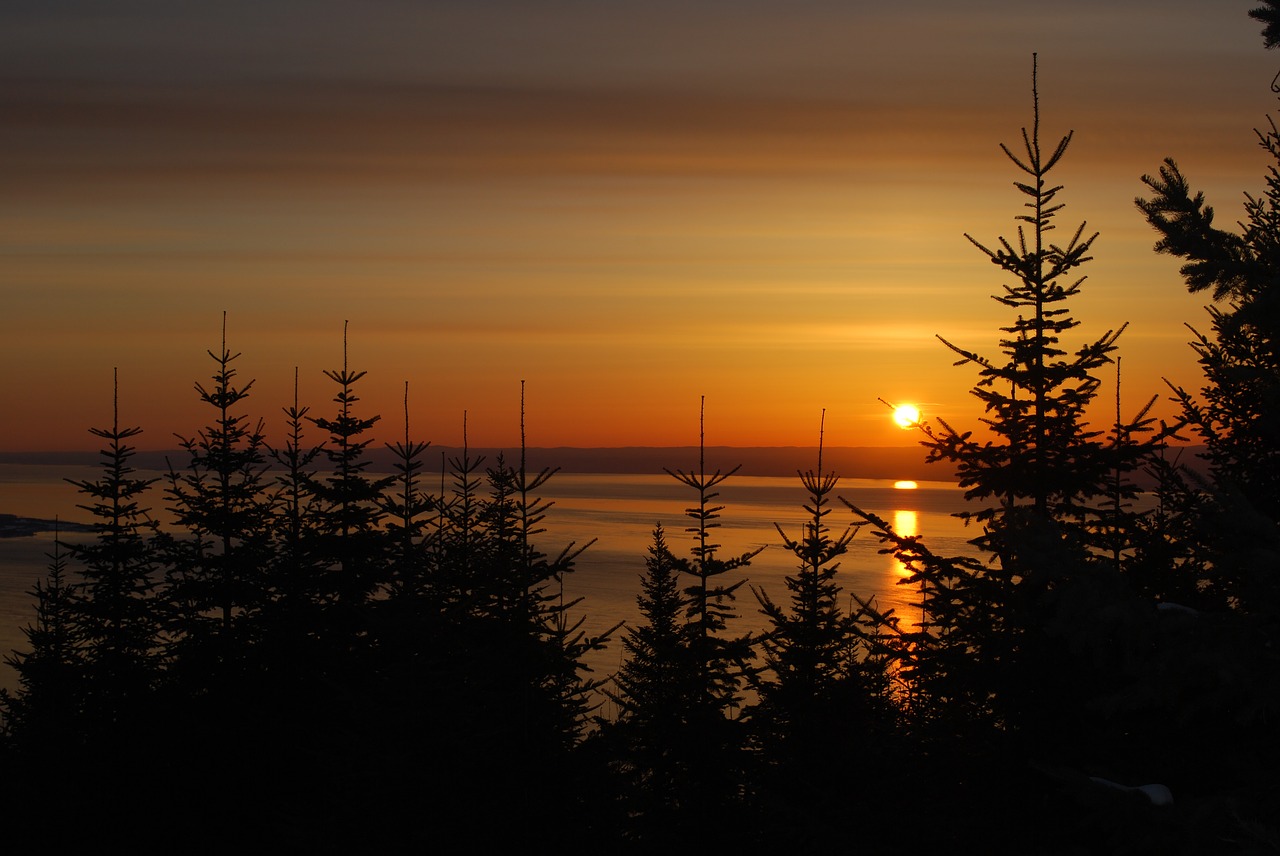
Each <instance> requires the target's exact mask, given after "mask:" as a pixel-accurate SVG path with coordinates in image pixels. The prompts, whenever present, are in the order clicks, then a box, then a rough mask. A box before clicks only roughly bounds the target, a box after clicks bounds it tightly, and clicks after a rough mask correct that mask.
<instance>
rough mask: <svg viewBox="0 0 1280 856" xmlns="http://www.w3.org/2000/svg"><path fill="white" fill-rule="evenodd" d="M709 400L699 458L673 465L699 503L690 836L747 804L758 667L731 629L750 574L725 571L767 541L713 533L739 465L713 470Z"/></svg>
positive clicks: (691, 621) (694, 515)
mask: <svg viewBox="0 0 1280 856" xmlns="http://www.w3.org/2000/svg"><path fill="white" fill-rule="evenodd" d="M705 418H706V400H705V398H703V399H702V400H701V401H700V404H699V425H698V428H699V431H698V466H697V469H696V470H695V469H690V470H689V471H687V472H686V471H684V470H680V469H674V470H672V469H667V470H666V472H667V474H668V475H670V476H671V477H672V478H674V479H675V480H676V481H678V482H680V483H681V484H683V485H685V486H687V487H689V488H691V489H692V490H693V491H695V492H696V493H697V497H698V499H697V504H696V505H694V506H691V507H689V508H686V509H685V516H686V517H688V518H690V520H692V521H693V524H692V525H691V526H688V527H686V528H685V531H686V532H687V533H689V534H690V535H691V536H692V537H693V547H692V548H691V549H690V556H689V559H688V561H686V562H682V564H681V570H682V571H683V572H684V576H685V578H686V579H687V580H689V582H688V584H687V585H686V586H685V587H684V591H683V594H684V599H685V603H686V604H687V605H686V607H685V621H684V627H683V631H684V636H685V645H686V646H687V648H688V656H689V666H688V668H689V669H690V671H691V676H690V680H691V681H692V692H691V697H690V698H688V699H687V707H686V708H685V710H684V712H683V716H684V718H685V720H686V723H687V724H686V727H685V729H684V734H683V740H682V745H681V747H680V751H681V753H682V754H683V755H684V764H685V766H686V770H687V773H686V775H685V778H684V782H683V788H682V791H681V795H680V798H679V799H680V824H679V825H678V826H677V829H681V830H684V832H685V833H686V834H687V835H688V836H689V837H690V840H692V841H696V842H703V843H709V842H711V841H715V840H717V836H718V835H723V834H724V832H725V825H726V824H729V823H731V822H732V821H731V820H730V818H732V817H735V816H736V815H737V814H738V813H739V812H740V811H741V810H742V809H743V807H744V806H745V804H746V803H745V798H746V797H747V790H748V788H747V784H746V778H747V774H746V769H745V766H746V756H745V744H746V735H745V732H744V729H743V718H742V712H743V711H742V706H743V701H744V696H743V689H744V684H745V681H746V680H747V679H748V678H749V676H750V675H751V674H752V667H751V666H750V661H751V659H752V658H753V657H754V651H753V650H752V640H751V637H750V634H743V635H740V636H735V635H732V634H731V630H732V625H733V622H734V620H735V619H736V618H737V611H736V609H735V606H734V601H735V599H736V593H737V591H738V589H739V588H741V587H742V586H743V585H744V584H745V583H746V579H745V578H740V579H738V580H736V581H734V582H727V577H729V576H732V575H735V573H736V572H738V571H740V570H742V569H743V568H745V567H747V566H748V565H749V564H750V563H751V560H752V559H753V558H754V557H755V556H756V555H758V554H759V553H760V551H761V550H763V549H764V548H763V547H760V548H757V549H755V550H750V551H747V552H745V553H742V554H740V555H737V556H730V557H728V558H722V557H721V556H720V547H721V545H720V544H718V543H716V542H715V541H713V540H712V538H713V537H714V530H715V529H717V528H719V526H720V523H719V518H720V512H721V511H723V510H724V506H723V505H717V504H715V500H716V498H717V497H718V496H719V492H718V491H717V490H716V488H718V487H719V486H720V485H722V484H723V483H724V482H725V480H726V479H728V478H730V477H731V476H732V475H733V474H734V473H736V472H737V471H738V469H739V468H740V466H735V467H733V468H732V469H730V470H728V471H724V472H722V471H721V470H719V469H717V470H716V471H715V472H712V473H708V472H707V466H706V446H705V440H706V426H705Z"/></svg>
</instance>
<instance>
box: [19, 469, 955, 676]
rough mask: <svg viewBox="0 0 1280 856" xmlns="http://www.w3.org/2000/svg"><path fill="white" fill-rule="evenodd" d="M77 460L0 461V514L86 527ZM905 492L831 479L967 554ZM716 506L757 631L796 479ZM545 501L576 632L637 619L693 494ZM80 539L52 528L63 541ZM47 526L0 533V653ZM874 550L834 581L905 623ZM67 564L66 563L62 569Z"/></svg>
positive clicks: (905, 607)
mask: <svg viewBox="0 0 1280 856" xmlns="http://www.w3.org/2000/svg"><path fill="white" fill-rule="evenodd" d="M95 475H96V474H95V472H94V471H93V470H92V469H87V468H85V467H83V466H72V465H61V466H54V465H47V464H0V512H3V513H9V514H17V515H19V516H23V517H36V518H53V517H58V518H60V519H62V520H69V521H75V522H89V515H88V514H87V512H85V511H83V510H82V509H79V508H77V503H79V502H81V501H82V498H81V497H80V495H79V494H78V493H77V491H76V489H75V487H74V486H72V485H70V484H68V483H67V482H66V481H65V479H86V478H94V477H95ZM161 475H162V474H161V473H160V472H157V471H140V472H139V473H138V476H139V477H143V478H147V477H156V478H158V477H160V476H161ZM913 484H915V487H914V488H910V489H908V488H905V487H901V486H900V487H895V483H894V482H893V481H891V480H883V479H856V478H849V479H842V480H841V481H840V482H839V484H838V486H837V488H836V490H835V494H836V495H837V496H843V497H844V498H846V499H848V500H849V501H850V502H852V503H853V504H855V505H857V506H859V507H860V508H863V509H865V510H867V511H869V512H872V513H875V514H877V515H879V516H881V517H882V518H884V519H885V520H887V521H888V522H889V523H890V524H891V525H893V527H894V528H895V529H896V530H897V531H898V532H899V533H901V534H904V535H920V536H922V538H923V539H924V540H925V541H926V543H928V544H929V545H930V547H931V548H932V549H934V550H935V551H937V552H940V553H943V554H950V555H954V554H961V553H971V552H972V548H971V547H970V546H969V545H968V544H967V540H968V539H969V538H971V537H973V535H974V534H975V533H974V532H973V531H972V530H969V529H966V528H965V527H964V525H963V524H962V523H961V522H960V521H959V520H957V519H956V518H954V517H953V516H952V515H953V514H954V513H955V512H956V511H959V510H961V509H962V508H963V505H964V501H963V496H962V492H961V491H960V489H959V488H958V487H957V486H956V485H954V484H951V483H947V482H936V481H917V482H914V483H913ZM161 487H162V485H160V484H157V485H156V486H155V487H153V489H152V491H151V492H150V493H149V497H148V502H146V503H144V504H146V505H150V506H151V508H152V514H153V515H154V516H155V517H156V519H158V520H160V521H161V522H162V524H163V522H164V521H165V519H166V514H165V512H164V509H163V506H164V497H163V494H162V493H161V490H160V488H161ZM717 490H718V493H719V496H718V497H716V499H715V504H716V505H723V506H724V509H723V510H722V511H721V512H720V518H719V519H718V521H717V522H718V523H719V524H720V526H719V527H718V528H716V529H715V530H713V534H714V536H715V537H714V541H715V542H716V543H718V544H720V545H721V547H720V555H721V557H722V558H725V557H728V556H732V555H740V554H742V553H745V552H749V551H752V550H756V549H758V548H763V549H762V551H761V552H760V553H759V555H757V556H756V557H755V558H753V559H752V560H751V563H750V565H749V566H748V567H746V568H744V569H742V572H741V574H740V575H739V576H737V577H733V578H731V579H730V580H729V582H732V581H734V580H736V579H745V580H746V581H747V582H746V584H745V585H744V586H743V587H742V588H740V589H739V590H738V599H737V607H738V615H739V619H738V621H737V627H736V629H737V630H738V631H740V632H746V631H748V630H750V631H756V632H759V631H762V630H763V629H764V628H765V625H766V621H765V619H764V617H763V616H762V615H761V614H760V612H759V604H758V602H757V600H756V597H755V596H754V594H753V593H752V589H759V590H761V591H763V592H767V593H768V595H769V596H770V597H772V598H773V599H774V600H775V601H778V602H780V603H785V602H786V599H787V592H786V588H785V584H784V582H783V580H784V578H785V577H786V576H787V575H788V574H791V573H793V572H794V570H795V569H796V567H797V564H798V560H797V559H796V557H795V556H794V555H793V554H792V553H791V552H790V551H788V550H787V549H786V548H785V547H784V546H783V539H782V536H781V535H780V534H779V532H778V529H777V527H778V526H780V527H781V528H782V530H783V531H784V532H786V533H787V535H788V536H790V537H793V538H798V537H800V536H801V535H802V534H803V526H804V524H805V522H806V521H807V520H808V519H809V515H808V513H807V512H805V510H804V508H803V505H804V504H805V502H806V501H807V494H806V492H805V490H804V488H803V486H802V485H801V484H800V481H799V479H798V478H796V477H794V476H793V477H789V478H783V477H773V476H740V475H735V476H732V477H730V478H729V479H728V480H727V481H725V482H724V483H723V484H722V485H720V486H719V487H718V488H717ZM538 493H539V495H540V496H541V497H542V498H543V499H545V500H547V501H550V502H551V503H553V504H552V505H551V507H550V508H549V509H548V511H547V513H546V517H545V519H544V520H543V522H542V524H541V527H542V528H544V529H545V531H544V532H542V533H540V534H539V535H537V536H536V539H535V543H536V545H537V547H538V549H539V550H541V552H543V553H546V554H548V555H551V556H555V555H558V554H559V553H560V551H561V550H564V549H571V550H572V549H578V548H582V547H585V549H584V550H583V551H582V553H581V554H580V555H579V556H578V557H577V559H576V562H575V565H574V570H573V572H572V573H571V574H568V575H566V577H565V578H564V585H563V596H564V598H565V600H566V602H568V601H571V600H574V599H576V598H581V601H580V602H579V603H578V604H577V605H575V606H574V607H573V609H572V611H571V615H572V616H573V618H574V619H575V620H576V618H579V617H581V618H582V619H583V624H582V629H583V630H584V631H586V632H587V633H589V634H592V635H595V634H598V633H601V632H603V631H604V630H605V629H607V628H608V627H611V626H612V625H614V624H617V623H618V622H624V623H626V624H634V623H636V622H637V620H638V619H639V613H638V610H637V607H636V596H637V594H638V593H639V591H640V577H641V575H642V574H643V573H644V568H645V564H644V562H645V557H646V555H647V550H648V547H649V545H650V543H651V542H652V534H653V529H654V527H655V526H656V525H659V524H661V525H662V526H663V528H664V530H665V533H666V539H667V544H668V546H669V547H670V549H671V550H672V551H673V552H674V553H676V554H677V555H688V554H689V551H690V550H691V549H692V547H693V546H694V543H695V540H694V536H693V535H692V534H691V533H689V532H687V531H686V527H687V526H690V525H692V523H693V521H692V520H690V519H689V518H688V517H687V516H685V510H686V509H687V508H689V507H690V506H692V505H694V504H696V502H697V494H696V493H694V492H693V491H692V490H691V489H690V488H688V487H687V486H685V485H682V484H680V483H679V482H677V481H676V480H675V479H673V478H672V477H671V476H669V475H667V474H665V473H660V474H610V473H557V474H556V475H554V476H553V477H552V478H551V479H550V481H548V482H547V483H546V484H545V485H544V486H543V487H542V488H541V489H540V490H539V491H538ZM831 508H832V512H831V514H830V515H829V516H828V517H827V521H828V524H829V525H830V527H831V529H832V530H833V534H838V533H839V532H840V531H843V529H844V528H845V526H847V525H850V524H853V523H854V521H855V518H854V515H853V513H852V512H851V511H849V509H848V508H847V507H846V506H845V505H844V504H843V503H841V502H839V501H833V503H832V505H831ZM86 537H90V536H86V535H80V534H72V535H67V534H64V535H63V540H64V541H71V540H75V539H83V538H86ZM54 540H55V539H54V536H53V534H52V533H48V532H46V533H40V534H38V535H34V536H28V537H21V538H2V539H0V652H4V653H8V652H10V651H12V650H14V649H20V648H22V647H23V646H24V645H25V637H24V636H23V632H22V628H23V627H24V626H26V625H27V624H28V623H29V622H30V621H31V618H32V615H33V609H32V607H33V600H32V598H31V597H30V591H31V588H32V586H33V585H34V584H35V583H36V582H37V581H38V580H40V579H42V578H43V576H44V573H45V568H46V566H47V564H48V559H47V558H46V555H45V554H46V553H48V552H50V551H52V550H53V548H54ZM882 547H883V545H882V544H881V543H880V541H879V540H878V539H876V538H875V537H874V536H873V535H872V533H871V531H870V529H869V528H866V529H863V530H861V531H859V532H858V533H857V534H856V535H855V536H854V538H853V540H852V541H851V543H850V545H849V550H848V553H847V554H846V555H845V556H844V557H842V559H841V565H840V573H839V577H838V579H839V581H840V584H841V587H842V588H843V590H844V592H845V594H846V596H847V595H848V593H850V592H852V593H856V594H857V595H858V596H859V597H860V598H863V599H869V598H874V599H875V601H876V603H877V605H878V606H879V607H880V608H881V609H894V610H896V611H897V613H898V614H899V615H900V616H902V617H903V619H904V620H906V621H911V620H912V618H913V616H912V615H911V607H910V604H911V603H912V600H913V598H914V592H913V591H912V590H911V589H910V588H908V587H905V586H902V585H899V583H900V582H901V581H902V580H903V579H904V578H905V571H904V570H903V568H902V567H901V566H900V565H899V563H898V562H897V560H896V559H894V557H893V556H891V555H884V554H881V553H880V552H879V551H880V550H881V549H882ZM73 568H74V566H73ZM622 654H623V649H622V645H621V642H620V639H619V638H617V635H615V638H614V639H613V641H612V642H610V643H609V645H608V646H607V647H606V648H605V649H604V650H603V651H598V652H593V653H592V654H591V655H589V656H588V657H587V659H586V662H587V664H588V665H589V666H590V667H591V669H592V670H593V673H594V675H595V676H600V677H606V676H608V675H609V674H611V673H612V672H613V671H615V670H616V669H617V668H618V666H619V664H620V663H621V661H622ZM15 685H16V675H15V674H14V672H13V670H12V669H11V668H10V667H8V666H7V665H6V666H3V667H0V687H5V688H8V689H10V690H12V689H13V688H14V687H15Z"/></svg>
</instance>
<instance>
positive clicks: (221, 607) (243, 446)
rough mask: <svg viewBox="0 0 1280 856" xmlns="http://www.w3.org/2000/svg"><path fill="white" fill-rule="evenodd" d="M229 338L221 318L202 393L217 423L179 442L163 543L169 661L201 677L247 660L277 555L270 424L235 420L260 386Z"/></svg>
mask: <svg viewBox="0 0 1280 856" xmlns="http://www.w3.org/2000/svg"><path fill="white" fill-rule="evenodd" d="M226 340H227V336H226V314H225V313H224V314H223V319H222V345H221V348H220V350H219V351H218V352H217V353H214V352H213V351H208V354H209V356H210V358H212V359H213V361H214V362H215V364H216V369H215V371H214V374H213V378H212V380H213V383H212V385H211V386H210V387H208V388H206V387H205V386H204V385H203V384H200V383H197V384H196V385H195V389H196V392H197V393H198V394H199V396H200V400H201V401H203V402H204V403H205V404H208V405H209V406H211V407H212V408H213V409H214V411H215V416H214V418H213V421H212V422H211V423H210V424H209V425H208V426H207V427H205V428H202V429H200V430H199V431H198V432H197V434H196V436H194V437H182V436H179V437H178V440H179V443H180V445H181V448H182V449H183V451H185V452H186V453H187V460H186V462H185V466H183V467H182V469H180V470H178V469H173V468H172V467H171V469H170V472H169V488H168V491H167V497H168V500H169V503H170V508H169V510H170V511H171V512H172V514H173V516H174V523H175V525H176V527H177V528H178V529H179V530H181V532H182V533H183V534H182V535H178V536H175V537H172V538H166V539H164V542H165V543H166V546H167V548H166V550H165V558H166V559H167V560H168V561H167V563H168V567H167V568H166V583H167V584H166V586H165V589H164V595H165V598H166V599H167V600H168V601H169V604H170V608H171V609H172V610H173V623H172V625H171V626H170V627H169V628H168V633H169V636H170V639H171V646H172V651H171V653H172V655H173V657H174V658H175V661H176V662H175V667H176V668H178V669H179V670H184V669H188V668H189V669H191V670H193V671H194V672H195V674H196V675H200V676H204V675H207V674H208V673H210V672H212V671H222V672H226V671H227V670H228V669H229V668H231V667H232V665H233V664H239V663H240V662H241V661H243V660H244V658H245V657H246V655H247V652H248V650H249V647H250V646H251V645H252V644H253V642H254V638H253V637H254V636H255V635H256V633H257V631H258V625H259V624H260V613H261V609H262V606H263V602H264V600H265V598H266V588H267V579H266V571H265V569H266V568H267V567H268V565H269V564H270V559H271V555H272V549H271V544H270V538H271V533H270V528H271V524H272V522H273V509H272V505H271V497H270V494H269V491H268V486H269V481H268V477H267V457H266V447H265V444H264V437H263V423H262V421H261V420H259V421H258V422H256V423H253V422H250V421H249V417H247V416H245V415H244V414H243V413H240V412H238V411H239V408H240V406H241V405H242V403H243V402H244V400H245V399H246V398H248V396H249V390H250V389H251V388H252V387H253V381H249V382H248V383H246V384H244V385H242V386H241V385H237V383H236V370H235V368H234V367H233V366H232V363H233V362H234V361H235V360H236V359H237V358H239V356H240V354H238V353H236V354H233V353H231V351H229V350H228V349H227V342H226ZM237 667H238V666H237ZM188 678H191V679H194V680H197V681H205V680H208V678H207V677H194V676H192V675H188Z"/></svg>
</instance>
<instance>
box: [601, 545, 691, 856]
mask: <svg viewBox="0 0 1280 856" xmlns="http://www.w3.org/2000/svg"><path fill="white" fill-rule="evenodd" d="M687 572H689V568H688V560H687V559H682V558H679V557H677V556H675V555H673V554H672V553H671V550H670V548H669V547H668V546H667V541H666V533H665V532H664V531H663V528H662V525H661V524H658V525H657V526H655V527H654V530H653V540H652V541H651V542H650V544H649V548H648V556H647V557H646V559H645V572H644V574H643V575H641V577H640V594H639V595H637V597H636V606H637V608H638V609H639V612H640V617H641V623H639V624H638V625H636V626H634V627H631V628H629V629H628V630H627V631H626V633H625V634H624V635H623V637H622V648H623V652H624V657H625V659H624V661H623V664H622V666H621V668H619V669H618V671H617V672H616V673H615V674H614V675H613V678H612V686H611V687H609V688H606V689H605V690H604V692H605V695H606V696H607V697H608V698H609V699H610V700H611V701H612V702H613V703H614V705H615V706H616V716H615V717H614V719H613V720H607V721H603V722H602V723H601V728H602V729H603V742H604V743H605V744H606V746H607V747H608V750H607V751H608V752H609V753H610V755H609V756H610V759H611V761H612V763H613V764H614V766H615V769H616V771H617V773H618V776H619V778H620V781H621V789H622V796H623V799H624V801H625V805H626V808H627V812H626V813H627V817H628V821H627V824H626V825H627V826H628V827H629V828H628V830H627V834H628V835H630V836H631V837H634V838H636V839H638V840H641V841H650V842H651V841H653V839H654V838H655V837H658V838H660V837H661V833H662V830H663V828H664V826H666V825H667V824H670V823H671V822H672V818H674V817H677V816H678V813H679V811H680V808H681V805H682V803H683V802H684V801H685V799H687V798H686V797H684V792H683V788H684V786H685V783H686V779H687V776H688V747H687V745H686V744H687V741H688V739H689V711H690V710H691V709H693V708H694V706H695V705H696V704H697V703H698V701H699V699H700V695H701V693H700V689H699V686H698V670H697V668H696V664H695V663H694V661H693V659H692V657H691V656H690V650H691V649H690V647H689V644H688V637H687V635H686V633H685V629H684V614H685V608H686V599H685V596H684V594H683V593H682V592H681V585H680V582H681V579H680V578H681V574H682V573H687Z"/></svg>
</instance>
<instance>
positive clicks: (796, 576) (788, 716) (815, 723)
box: [753, 411, 859, 761]
mask: <svg viewBox="0 0 1280 856" xmlns="http://www.w3.org/2000/svg"><path fill="white" fill-rule="evenodd" d="M825 417H826V413H825V411H824V412H823V420H824V422H825ZM822 444H823V430H822V429H820V430H819V439H818V467H817V469H816V470H809V471H808V472H801V473H799V476H800V484H801V485H802V486H803V487H804V489H805V491H806V492H807V494H808V499H807V502H806V504H805V505H804V510H805V511H806V512H807V513H808V514H809V520H808V521H807V522H806V523H805V524H804V529H803V534H801V535H800V536H799V537H797V538H792V537H790V536H788V535H787V533H786V532H785V530H783V528H782V527H781V526H779V525H777V524H775V527H776V528H777V530H778V535H779V536H780V537H781V538H782V544H783V546H784V547H785V548H786V549H787V550H789V551H790V552H791V553H792V554H793V555H794V556H795V557H796V558H797V559H798V560H799V562H800V565H799V567H798V569H797V571H796V572H795V573H793V574H790V575H788V576H787V577H786V578H785V580H784V582H785V584H786V587H787V591H788V592H789V593H790V595H791V597H790V600H791V603H790V607H789V608H784V607H783V606H780V605H779V604H777V603H775V602H774V601H773V599H772V598H770V597H769V595H768V593H767V592H765V591H764V590H763V589H759V588H756V589H753V591H754V593H755V596H756V599H757V600H758V601H759V603H760V611H761V612H762V613H763V614H764V615H765V616H766V617H767V618H768V619H769V623H770V625H771V628H770V629H769V630H768V631H767V632H766V634H765V636H764V637H763V638H762V639H761V642H760V646H761V649H762V651H763V659H764V680H763V682H762V683H761V685H760V706H759V708H758V709H757V710H756V711H755V712H754V715H753V718H754V719H755V720H756V721H757V723H765V722H766V721H767V722H768V728H769V731H770V734H769V739H770V741H771V742H774V741H776V742H781V743H786V744H789V745H788V747H787V749H786V750H784V751H788V752H793V753H795V754H797V755H801V756H805V757H807V758H809V760H810V761H812V760H815V759H816V755H817V754H819V753H820V752H822V751H824V750H822V749H820V748H819V747H820V746H824V745H826V746H829V741H830V739H831V736H830V730H829V726H830V725H831V724H832V722H831V719H832V717H835V718H847V714H848V712H847V710H844V709H843V706H842V705H840V704H839V703H838V702H837V700H836V699H835V698H834V697H833V696H834V695H835V694H837V693H838V692H840V691H841V689H842V688H844V687H847V686H848V685H849V684H851V683H854V684H856V683H857V682H858V681H857V678H858V672H859V662H858V661H859V650H858V649H859V644H858V637H857V635H856V634H855V633H854V628H853V625H852V624H851V616H850V615H848V614H847V613H846V612H845V611H844V610H843V609H842V608H841V605H840V590H841V589H840V585H839V583H837V582H836V574H837V571H838V570H839V567H840V563H839V561H838V560H839V557H840V556H842V555H844V553H845V551H846V550H847V549H848V545H849V542H850V541H851V540H852V539H853V536H854V533H855V531H856V528H855V527H853V526H847V527H845V528H844V530H843V531H841V532H840V533H838V534H837V535H836V536H835V537H832V533H831V529H830V527H829V526H828V523H827V517H828V516H829V515H830V514H831V508H830V507H829V506H830V503H831V498H832V496H833V493H832V492H833V491H834V490H835V488H836V485H837V484H838V483H839V477H838V476H836V474H835V473H827V472H823V469H822ZM837 708H839V711H838V712H837Z"/></svg>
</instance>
